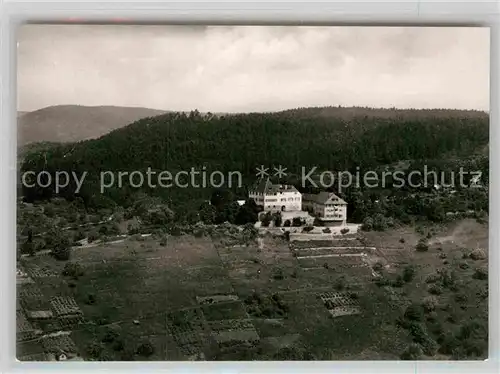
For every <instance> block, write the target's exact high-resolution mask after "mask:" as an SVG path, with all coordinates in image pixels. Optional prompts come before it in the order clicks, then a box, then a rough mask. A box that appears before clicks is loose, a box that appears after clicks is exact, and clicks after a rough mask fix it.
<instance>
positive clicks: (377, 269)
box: [372, 262, 384, 272]
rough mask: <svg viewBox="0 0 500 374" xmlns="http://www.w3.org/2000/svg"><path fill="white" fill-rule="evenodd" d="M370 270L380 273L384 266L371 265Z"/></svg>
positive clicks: (378, 264)
mask: <svg viewBox="0 0 500 374" xmlns="http://www.w3.org/2000/svg"><path fill="white" fill-rule="evenodd" d="M372 269H373V270H374V271H376V272H380V271H382V270H383V269H384V265H383V264H382V263H381V262H376V263H375V264H373V266H372Z"/></svg>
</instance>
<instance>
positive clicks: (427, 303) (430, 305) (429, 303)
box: [422, 296, 439, 313]
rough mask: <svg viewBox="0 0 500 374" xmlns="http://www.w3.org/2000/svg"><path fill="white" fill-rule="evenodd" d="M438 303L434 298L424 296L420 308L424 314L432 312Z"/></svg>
mask: <svg viewBox="0 0 500 374" xmlns="http://www.w3.org/2000/svg"><path fill="white" fill-rule="evenodd" d="M438 304H439V301H438V299H437V298H436V297H435V296H426V297H424V299H423V300H422V307H423V308H424V310H425V311H426V312H428V313H429V312H432V311H434V310H435V309H436V307H437V306H438Z"/></svg>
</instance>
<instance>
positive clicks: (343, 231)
mask: <svg viewBox="0 0 500 374" xmlns="http://www.w3.org/2000/svg"><path fill="white" fill-rule="evenodd" d="M348 232H349V228H347V227H346V228H343V229H342V230H340V233H341V234H342V235H345V234H347V233H348Z"/></svg>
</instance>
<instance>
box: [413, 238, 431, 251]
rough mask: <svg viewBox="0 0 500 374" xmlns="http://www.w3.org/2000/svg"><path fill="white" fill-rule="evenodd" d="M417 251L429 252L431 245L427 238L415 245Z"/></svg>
mask: <svg viewBox="0 0 500 374" xmlns="http://www.w3.org/2000/svg"><path fill="white" fill-rule="evenodd" d="M415 250H416V251H417V252H427V251H428V250H429V245H428V244H427V241H426V240H425V239H420V240H419V241H418V243H417V245H416V247H415Z"/></svg>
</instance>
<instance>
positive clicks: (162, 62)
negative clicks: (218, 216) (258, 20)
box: [18, 25, 490, 112]
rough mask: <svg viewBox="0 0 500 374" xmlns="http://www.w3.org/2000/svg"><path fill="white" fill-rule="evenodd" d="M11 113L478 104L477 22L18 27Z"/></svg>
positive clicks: (484, 70)
mask: <svg viewBox="0 0 500 374" xmlns="http://www.w3.org/2000/svg"><path fill="white" fill-rule="evenodd" d="M18 37H19V39H18V109H19V110H27V111H30V110H35V109H39V108H42V107H46V106H50V105H59V104H80V105H120V106H142V107H149V108H157V109H166V110H192V109H198V110H200V111H212V112H242V111H245V112H246V111H271V110H280V109H287V108H294V107H306V106H330V105H342V106H374V107H393V106H394V107H402V108H408V107H413V108H463V109H481V110H488V109H489V49H490V48H489V46H490V45H489V29H487V28H400V27H392V28H389V27H267V26H266V27H263V26H258V27H255V26H252V27H251V26H246V27H226V26H224V27H221V26H218V27H202V26H190V27H187V26H177V27H175V26H168V27H167V26H116V25H112V26H96V25H86V26H79V25H28V26H23V27H22V28H20V29H19V34H18Z"/></svg>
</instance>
